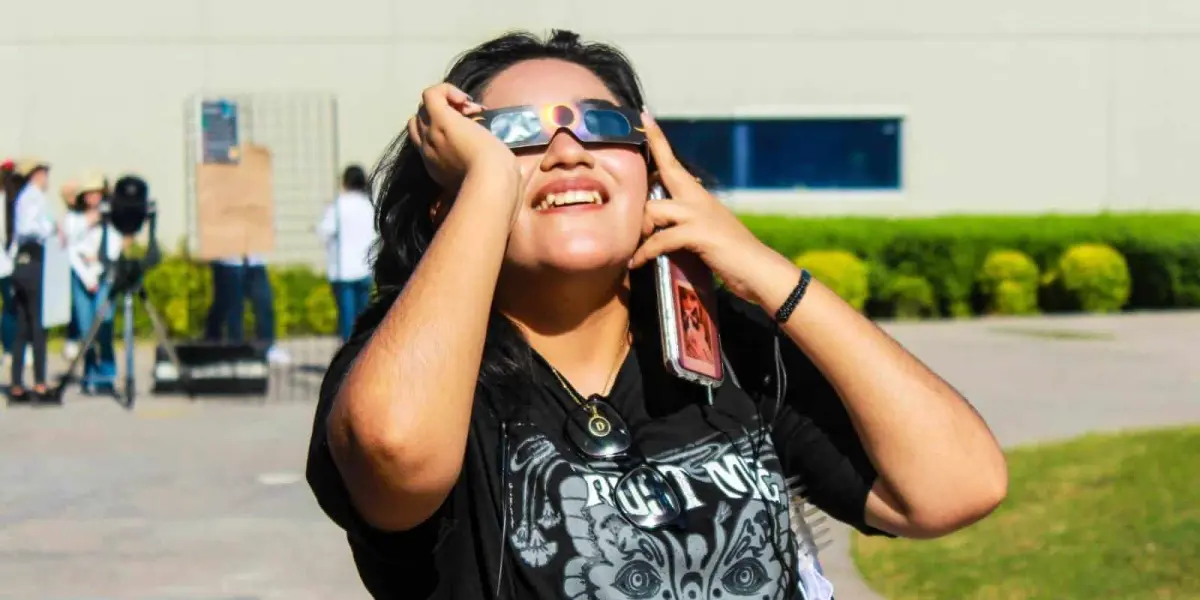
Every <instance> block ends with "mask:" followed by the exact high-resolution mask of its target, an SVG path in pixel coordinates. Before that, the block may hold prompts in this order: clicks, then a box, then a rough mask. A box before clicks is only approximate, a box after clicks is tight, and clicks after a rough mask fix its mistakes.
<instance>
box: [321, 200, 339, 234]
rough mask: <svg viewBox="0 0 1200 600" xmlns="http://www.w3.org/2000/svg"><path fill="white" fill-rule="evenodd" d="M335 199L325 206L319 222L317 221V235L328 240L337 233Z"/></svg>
mask: <svg viewBox="0 0 1200 600" xmlns="http://www.w3.org/2000/svg"><path fill="white" fill-rule="evenodd" d="M336 212H337V201H336V200H335V201H334V203H333V204H330V205H329V206H327V207H325V214H324V215H322V216H321V222H320V223H317V235H319V236H321V239H323V240H329V239H330V238H332V237H333V236H334V235H336V234H337V214H336Z"/></svg>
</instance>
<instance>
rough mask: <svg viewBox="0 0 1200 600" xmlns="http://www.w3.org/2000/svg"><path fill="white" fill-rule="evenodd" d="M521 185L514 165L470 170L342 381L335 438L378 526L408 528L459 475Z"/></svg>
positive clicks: (338, 455)
mask: <svg viewBox="0 0 1200 600" xmlns="http://www.w3.org/2000/svg"><path fill="white" fill-rule="evenodd" d="M516 193H517V178H516V176H515V173H514V174H509V173H508V172H506V171H502V172H499V173H497V172H490V173H489V172H481V173H478V174H477V175H472V176H468V178H467V179H466V181H464V183H463V186H462V188H461V190H460V192H459V195H458V198H457V199H456V201H455V205H454V207H453V209H452V210H450V211H449V214H448V215H447V217H446V219H445V221H444V222H443V223H442V224H441V226H440V227H439V229H438V232H437V234H436V235H435V236H434V238H433V241H432V242H431V243H430V246H429V248H428V250H427V251H426V252H425V255H424V257H423V258H422V260H421V262H420V264H419V265H418V267H417V268H416V270H415V272H414V273H413V275H412V277H411V278H410V280H409V281H408V283H407V284H406V285H405V287H404V290H403V291H402V292H401V293H400V295H399V297H398V298H397V300H396V302H395V303H394V304H393V306H392V308H391V309H390V310H389V312H388V314H387V316H386V317H384V320H383V322H382V323H381V324H380V325H379V327H378V328H377V329H376V330H375V332H374V334H373V335H372V337H371V339H370V341H369V342H368V343H367V344H366V346H365V347H364V349H363V350H362V353H361V354H360V355H359V357H358V359H357V360H356V362H355V364H354V365H353V367H352V368H351V369H350V371H349V372H348V374H347V376H346V378H345V380H344V381H343V383H342V386H341V389H340V391H339V393H338V396H337V399H336V401H335V404H334V407H333V411H332V413H331V415H330V422H329V437H330V443H331V447H332V449H333V451H334V458H335V460H336V461H337V463H338V466H339V469H340V470H342V472H343V476H344V477H345V478H346V480H347V485H348V486H349V487H350V490H351V493H352V495H353V496H355V499H356V501H357V502H358V503H359V504H360V507H359V508H360V510H361V511H362V512H363V513H364V516H367V517H368V519H369V520H370V519H371V518H372V517H374V519H373V520H374V521H375V522H376V523H375V524H376V525H380V526H384V527H388V528H395V529H404V528H408V527H411V526H415V525H416V524H418V523H420V522H421V521H423V520H424V519H425V518H428V516H429V514H432V512H433V511H434V510H436V508H437V507H438V506H439V505H440V504H441V502H442V500H443V499H444V497H445V494H447V493H449V490H450V488H451V487H452V486H453V484H454V482H455V481H456V480H457V478H458V474H459V471H460V469H461V466H462V457H463V454H464V451H465V445H466V439H467V430H468V426H469V422H470V415H471V405H472V400H473V398H474V394H475V386H476V381H477V379H478V376H479V366H480V360H481V358H482V353H483V344H484V338H485V335H486V331H487V322H488V316H489V312H490V306H491V303H492V296H493V293H494V291H495V287H496V279H497V276H498V274H499V271H500V266H501V261H502V260H503V256H504V252H505V246H506V244H507V238H508V231H509V222H510V221H509V215H510V214H511V206H512V204H511V202H512V201H511V200H510V199H509V198H507V197H505V195H506V194H512V195H515V194H516ZM356 492H357V493H356ZM371 504H376V506H371ZM405 504H407V506H404V505H405Z"/></svg>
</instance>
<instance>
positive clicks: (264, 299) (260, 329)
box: [204, 255, 291, 364]
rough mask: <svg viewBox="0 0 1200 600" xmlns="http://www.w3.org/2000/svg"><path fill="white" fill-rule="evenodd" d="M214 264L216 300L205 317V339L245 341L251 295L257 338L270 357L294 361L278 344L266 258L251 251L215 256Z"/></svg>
mask: <svg viewBox="0 0 1200 600" xmlns="http://www.w3.org/2000/svg"><path fill="white" fill-rule="evenodd" d="M211 264H212V277H213V300H212V305H211V306H209V309H208V317H207V318H206V320H205V325H204V339H205V340H208V341H210V342H215V341H219V340H221V339H227V340H229V341H232V342H241V341H243V340H244V339H245V337H246V336H245V331H244V327H243V325H242V322H243V319H244V318H245V314H244V313H245V307H246V298H247V296H248V297H249V298H250V302H251V304H253V307H254V325H255V327H254V328H255V333H256V337H257V341H258V342H259V343H262V344H265V345H266V346H267V361H268V362H270V363H272V364H286V363H288V362H291V357H290V356H288V354H287V352H286V351H285V350H283V349H282V348H279V347H278V346H276V345H275V301H274V298H273V295H272V293H271V280H270V276H269V273H268V272H267V264H266V260H264V259H263V257H261V256H258V255H251V256H239V257H231V258H226V259H221V260H215V261H213V262H212V263H211ZM222 329H224V334H225V335H224V337H223V336H222V335H221V334H222Z"/></svg>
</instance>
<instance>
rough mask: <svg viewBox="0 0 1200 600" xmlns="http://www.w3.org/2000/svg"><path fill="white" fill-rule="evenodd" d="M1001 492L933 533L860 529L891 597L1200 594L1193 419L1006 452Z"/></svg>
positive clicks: (1124, 598)
mask: <svg viewBox="0 0 1200 600" xmlns="http://www.w3.org/2000/svg"><path fill="white" fill-rule="evenodd" d="M1008 456H1009V462H1008V465H1009V475H1010V483H1009V493H1008V499H1007V500H1006V501H1005V503H1004V505H1003V506H1001V507H1000V508H999V509H998V510H997V511H996V512H995V513H994V514H993V515H992V516H990V517H989V518H987V519H985V520H983V521H982V522H980V523H979V524H977V525H975V526H973V527H970V528H968V529H966V530H965V531H962V532H959V533H957V534H954V535H951V536H948V537H946V538H942V539H940V540H933V541H910V540H886V539H878V538H864V537H858V538H856V539H855V541H854V545H855V561H856V562H857V564H858V567H859V569H860V570H861V572H862V573H863V575H864V577H865V578H866V580H867V582H868V583H870V584H871V587H873V588H874V589H876V590H877V591H879V593H880V594H881V595H883V596H884V597H886V598H888V599H889V600H907V599H917V598H919V599H921V600H943V599H945V600H962V599H975V598H979V599H986V600H1018V599H1021V600H1026V599H1034V598H1036V599H1046V600H1051V599H1053V600H1075V599H1078V600H1142V599H1147V600H1149V599H1153V600H1182V599H1200V427H1188V428H1180V429H1169V430H1159V431H1139V432H1131V433H1125V434H1121V435H1089V436H1085V437H1083V438H1080V439H1077V440H1073V441H1070V442H1067V443H1064V444H1055V445H1047V446H1037V447H1029V448H1020V449H1017V450H1014V451H1011V452H1009V454H1008Z"/></svg>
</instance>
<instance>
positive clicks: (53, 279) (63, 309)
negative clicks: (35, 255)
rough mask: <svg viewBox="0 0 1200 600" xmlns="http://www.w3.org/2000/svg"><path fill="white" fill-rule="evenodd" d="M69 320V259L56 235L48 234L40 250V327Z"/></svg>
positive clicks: (61, 324)
mask: <svg viewBox="0 0 1200 600" xmlns="http://www.w3.org/2000/svg"><path fill="white" fill-rule="evenodd" d="M70 322H71V259H70V255H69V254H68V253H67V248H66V246H64V245H63V244H62V243H61V241H60V240H59V239H58V236H50V239H48V240H46V244H45V250H43V252H42V327H45V328H47V329H49V328H51V327H61V326H63V325H66V324H68V323H70Z"/></svg>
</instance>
